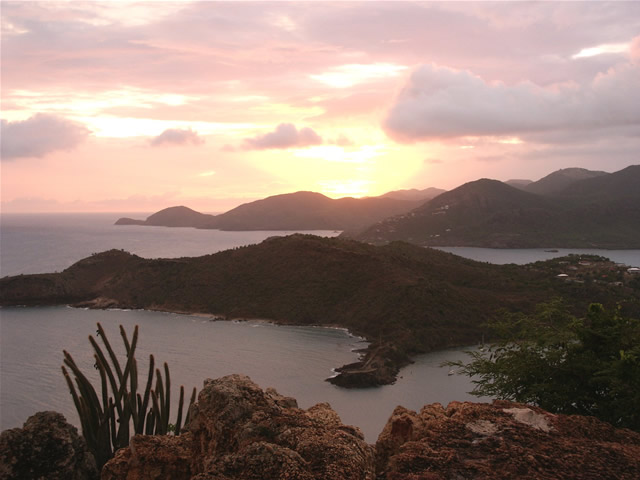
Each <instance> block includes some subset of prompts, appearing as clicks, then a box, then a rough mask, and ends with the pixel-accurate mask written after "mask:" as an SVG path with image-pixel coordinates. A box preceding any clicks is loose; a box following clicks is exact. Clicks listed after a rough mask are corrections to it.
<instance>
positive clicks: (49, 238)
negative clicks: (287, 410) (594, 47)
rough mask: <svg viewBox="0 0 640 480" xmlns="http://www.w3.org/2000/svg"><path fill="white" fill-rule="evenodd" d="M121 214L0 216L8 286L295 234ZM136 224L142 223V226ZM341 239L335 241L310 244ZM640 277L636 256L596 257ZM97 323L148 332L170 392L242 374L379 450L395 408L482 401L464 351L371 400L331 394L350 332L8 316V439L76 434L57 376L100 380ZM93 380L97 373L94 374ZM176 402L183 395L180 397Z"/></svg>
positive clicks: (153, 315) (136, 317)
mask: <svg viewBox="0 0 640 480" xmlns="http://www.w3.org/2000/svg"><path fill="white" fill-rule="evenodd" d="M120 216H123V215H122V214H117V213H116V214H86V215H85V214H57V215H2V217H1V219H0V227H1V228H0V272H1V275H2V276H4V275H15V274H19V273H25V274H27V273H41V272H53V271H61V270H63V269H65V268H67V267H68V266H70V265H72V264H73V263H74V262H76V261H78V260H80V259H82V258H84V257H86V256H88V255H90V254H91V253H94V252H101V251H104V250H108V249H111V248H118V249H124V250H126V251H129V252H132V253H135V254H137V255H140V256H143V257H147V258H159V257H182V256H198V255H205V254H209V253H214V252H217V251H220V250H225V249H228V248H232V247H236V246H241V245H248V244H253V243H259V242H260V241H262V240H264V239H265V238H267V237H270V236H273V235H284V234H288V233H293V232H220V231H217V230H196V229H191V228H164V227H142V226H126V227H123V226H119V227H116V226H114V225H113V223H114V222H115V220H116V219H117V218H119V217H120ZM144 216H145V214H139V215H137V217H144ZM312 233H315V234H319V235H325V236H333V235H336V234H337V232H333V231H321V232H312ZM443 250H447V251H451V252H453V253H456V254H459V255H462V256H469V257H470V258H475V259H477V260H481V261H489V262H492V263H527V262H529V261H535V260H540V259H544V258H550V257H551V256H557V255H561V254H566V253H570V252H575V253H580V252H583V251H584V250H583V251H578V250H561V251H560V252H558V253H550V252H544V250H542V249H540V250H493V249H476V248H474V249H470V248H445V249H443ZM584 252H585V253H595V254H598V255H604V256H608V257H609V258H612V259H613V260H615V261H618V262H621V263H626V264H628V265H634V266H637V265H639V264H640V251H638V250H635V251H606V250H605V251H602V250H589V251H584ZM96 322H101V323H102V324H103V326H104V327H105V329H106V330H107V333H108V335H109V336H110V338H111V339H112V343H118V342H117V341H116V340H117V338H118V336H119V334H118V325H120V324H122V325H124V326H125V328H127V330H128V331H129V332H131V331H132V330H133V326H134V325H136V324H137V325H139V326H140V330H141V331H140V345H139V350H138V352H139V353H138V358H139V361H140V363H141V367H140V370H141V371H143V369H144V362H143V361H142V360H143V359H144V358H147V356H148V354H149V353H153V354H154V356H155V357H156V361H157V362H164V361H166V362H167V363H169V365H170V367H171V374H172V379H173V383H174V385H176V384H178V382H179V383H182V384H184V385H185V387H187V388H191V387H193V386H196V387H198V388H199V387H200V386H201V385H202V382H203V380H204V379H205V378H208V377H212V378H215V377H219V376H222V375H227V374H230V373H244V374H247V375H249V376H251V377H252V379H253V380H254V381H256V382H257V383H258V384H259V385H260V386H262V387H263V388H266V387H269V386H271V387H275V388H276V389H277V390H278V391H280V393H282V394H284V395H291V396H293V397H296V398H297V399H298V402H299V404H300V406H301V407H304V408H306V407H309V406H311V405H313V404H315V403H318V402H329V403H330V404H331V405H332V406H333V408H334V409H335V410H336V411H337V412H338V413H339V414H340V416H341V418H342V420H343V421H344V422H345V423H347V424H352V425H357V426H359V427H360V428H361V429H362V430H363V432H364V433H365V436H366V438H367V440H368V441H370V442H373V441H375V439H376V437H377V435H378V434H379V433H380V431H381V429H382V427H383V426H384V424H385V422H386V420H387V419H388V417H389V415H390V414H391V412H392V411H393V408H395V407H396V406H397V405H403V406H405V407H407V408H412V409H419V408H420V407H421V406H422V405H424V404H426V403H432V402H440V403H443V404H447V403H448V402H450V401H452V400H471V399H476V398H475V397H472V396H470V395H469V394H468V393H466V392H468V391H469V390H471V388H472V384H471V382H470V380H469V379H468V378H466V377H460V376H455V375H454V376H449V375H448V369H446V368H441V367H440V364H441V363H442V362H443V361H446V360H458V359H461V358H464V354H463V353H462V351H461V350H451V351H444V352H438V353H435V354H430V355H425V356H422V357H419V358H417V359H416V362H415V363H414V364H412V365H410V366H408V367H406V368H404V369H403V370H402V371H401V376H400V378H399V379H398V381H397V382H396V383H395V384H394V385H388V386H385V387H380V388H371V389H364V390H346V389H341V388H338V387H335V386H333V385H331V384H329V383H328V382H325V381H324V379H326V378H327V377H329V376H330V375H331V374H332V371H331V369H332V368H334V367H337V366H340V365H343V364H345V363H350V362H352V361H355V360H356V358H357V355H356V354H355V353H354V352H353V350H354V349H356V348H361V347H363V346H364V344H363V343H362V342H361V341H360V340H359V339H357V338H354V337H352V336H350V335H349V334H348V333H347V332H344V331H342V330H334V329H325V328H310V327H283V326H274V325H270V324H267V323H264V322H243V323H233V322H210V321H208V320H207V319H204V318H201V317H193V316H181V315H173V314H166V313H158V312H147V311H121V310H110V311H90V310H80V309H71V308H66V307H56V308H4V309H0V428H1V429H2V430H4V429H6V428H12V427H16V426H20V425H21V424H22V423H23V422H24V421H25V420H26V418H27V417H28V416H29V415H32V414H33V413H35V412H36V411H39V410H45V409H53V410H57V411H60V412H62V413H64V414H65V416H67V418H68V419H69V420H70V421H72V422H73V423H75V424H76V425H77V424H78V421H77V417H76V414H75V411H74V409H73V403H72V401H71V398H70V396H69V393H68V391H67V387H66V385H65V383H64V379H63V377H62V374H61V371H60V365H61V364H62V350H63V349H66V350H68V351H69V352H71V353H72V355H73V356H74V358H75V359H76V361H77V362H78V363H81V362H83V363H84V364H85V365H86V367H85V371H86V372H87V373H89V372H91V371H92V370H93V367H92V365H93V360H92V353H91V349H90V345H89V342H88V340H87V337H88V335H90V334H93V333H94V332H95V324H96ZM92 373H93V374H94V375H95V371H94V372H92ZM176 390H177V389H176Z"/></svg>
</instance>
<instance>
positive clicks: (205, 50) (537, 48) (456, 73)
mask: <svg viewBox="0 0 640 480" xmlns="http://www.w3.org/2000/svg"><path fill="white" fill-rule="evenodd" d="M1 9H2V87H1V89H2V90H1V92H2V113H1V117H2V139H1V141H2V211H3V212H29V211H33V212H45V211H113V212H126V211H129V212H131V211H137V212H152V211H155V210H159V209H161V208H165V207H168V206H172V205H186V206H189V207H191V208H194V209H197V210H200V211H205V212H220V211H225V210H228V209H229V208H231V207H234V206H236V205H239V204H241V203H244V202H246V201H250V200H254V199H258V198H263V197H266V196H269V195H274V194H279V193H288V192H294V191H299V190H312V191H317V192H321V193H324V194H325V195H328V196H331V197H334V198H337V197H342V196H367V195H369V196H371V195H379V194H382V193H385V192H387V191H389V190H396V189H401V188H426V187H439V188H445V189H451V188H455V187H456V186H458V185H460V184H462V183H465V182H467V181H471V180H475V179H478V178H481V177H488V178H495V179H498V180H508V179H513V178H527V179H532V180H537V179H539V178H541V177H542V176H544V175H546V174H548V173H550V172H552V171H554V170H557V169H559V168H566V167H583V168H588V169H592V170H605V171H609V172H612V171H616V170H619V169H621V168H624V167H626V166H628V165H631V164H638V163H640V2H637V1H633V2H611V3H606V2H597V1H596V2H585V3H581V2H535V3H530V2H526V3H524V2H495V3H488V2H403V1H394V2H371V1H369V2H295V3H288V2H255V3H249V2H242V1H236V2H212V1H193V2H192V1H162V2H149V1H110V2H84V1H43V2H35V1H18V2H11V1H4V0H3V1H2V4H1Z"/></svg>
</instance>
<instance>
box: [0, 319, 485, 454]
mask: <svg viewBox="0 0 640 480" xmlns="http://www.w3.org/2000/svg"><path fill="white" fill-rule="evenodd" d="M96 322H100V323H101V324H102V325H103V327H104V329H105V331H106V334H107V337H108V338H109V339H110V341H111V343H112V345H113V346H114V347H115V350H116V351H117V352H118V353H119V354H120V355H123V354H124V349H123V347H122V342H121V340H120V335H119V329H118V326H119V325H123V326H124V328H125V330H126V331H127V332H128V335H129V338H131V334H132V332H133V329H134V326H135V325H139V329H140V331H139V342H138V349H137V355H136V357H137V359H138V362H139V367H138V368H139V371H140V372H141V374H140V382H142V381H143V379H144V376H145V375H146V369H147V368H148V360H147V359H148V357H149V354H153V355H154V357H155V362H156V367H158V366H160V367H161V365H162V363H163V362H167V363H168V365H169V367H170V371H171V378H172V385H173V397H174V398H173V400H172V403H173V405H177V393H178V389H179V385H184V386H185V389H186V390H187V392H190V391H191V389H192V388H193V387H194V386H195V387H197V388H198V389H200V388H201V387H202V383H203V381H204V380H205V379H206V378H218V377H221V376H223V375H229V374H232V373H242V374H245V375H249V376H250V377H251V378H252V380H253V381H255V382H256V383H257V384H258V385H260V386H261V387H262V388H267V387H274V388H276V390H278V392H280V393H281V394H283V395H288V396H293V397H295V398H296V399H297V400H298V404H299V406H300V407H302V408H308V407H310V406H312V405H314V404H316V403H319V402H328V403H329V404H330V405H331V406H332V407H333V408H334V409H335V410H336V411H337V412H338V414H339V415H340V417H341V419H342V420H343V422H344V423H346V424H350V425H356V426H358V427H360V428H361V429H362V431H363V433H364V434H365V438H366V439H367V441H369V442H375V440H376V438H377V436H378V434H379V433H380V432H381V431H382V428H383V426H384V424H385V423H386V421H387V419H388V418H389V416H390V415H391V413H392V411H393V409H394V408H395V407H396V406H397V405H403V406H405V407H407V408H412V409H419V408H420V407H422V406H423V405H424V404H427V403H433V402H440V403H443V404H445V405H446V404H448V403H449V402H450V401H453V400H460V401H463V400H475V401H477V400H478V399H477V398H476V397H472V396H471V395H470V394H468V393H467V392H468V391H469V390H471V388H472V385H471V383H470V380H469V379H468V378H467V377H463V376H458V375H452V376H450V375H448V369H447V368H442V367H440V364H441V363H442V362H444V361H446V360H458V359H461V358H464V354H463V353H462V350H448V351H444V352H436V353H433V354H429V355H423V356H420V357H418V358H417V359H416V361H415V363H414V364H412V365H410V366H408V367H406V368H404V369H403V370H402V371H401V373H400V377H399V378H398V381H397V382H396V383H395V384H394V385H387V386H383V387H377V388H368V389H361V390H349V389H343V388H340V387H336V386H334V385H332V384H330V383H329V382H326V381H325V379H326V378H328V377H329V376H331V375H332V369H333V368H335V367H338V366H341V365H343V364H345V363H350V362H353V361H356V360H357V354H356V353H354V351H353V350H355V349H358V348H362V347H364V346H366V344H365V343H364V342H363V341H362V339H359V338H357V337H354V336H352V335H349V334H348V333H347V332H346V331H344V330H341V329H331V328H320V327H295V326H276V325H273V324H269V323H267V322H263V321H248V322H213V321H210V320H209V319H207V318H205V317H200V316H189V315H177V314H169V313H161V312H149V311H144V310H132V311H126V310H83V309H73V308H69V307H41V308H2V309H1V310H0V428H1V429H2V430H4V429H7V428H13V427H18V426H21V425H22V423H23V422H24V421H25V420H26V419H27V418H28V417H29V416H30V415H32V414H34V413H35V412H37V411H42V410H55V411H59V412H61V413H63V414H64V415H65V417H66V418H67V419H68V420H69V421H70V422H71V423H73V424H75V425H76V426H77V425H79V421H78V417H77V415H76V412H75V409H74V406H73V402H72V399H71V396H70V394H69V391H68V388H67V385H66V383H65V381H64V377H63V375H62V373H61V368H60V367H61V365H62V360H63V355H62V351H63V350H67V351H69V352H70V353H71V355H72V356H73V358H74V360H75V361H76V363H77V364H78V365H79V367H80V369H81V370H82V371H83V372H85V374H86V375H87V376H88V377H89V378H91V379H92V380H93V383H94V385H99V383H98V381H97V380H98V376H97V372H96V371H95V369H94V367H93V364H94V362H95V361H94V359H93V357H92V355H93V350H92V349H91V346H90V344H89V341H88V336H89V335H93V336H94V337H95V336H96V335H95V333H96ZM120 358H122V357H120Z"/></svg>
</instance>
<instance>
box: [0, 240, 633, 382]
mask: <svg viewBox="0 0 640 480" xmlns="http://www.w3.org/2000/svg"><path fill="white" fill-rule="evenodd" d="M575 263H577V260H575ZM554 265H555V266H554ZM562 268H564V267H562V266H561V265H559V264H557V263H556V264H551V263H544V264H540V265H537V264H536V265H531V266H524V267H521V266H515V265H510V266H498V265H489V264H484V263H479V262H474V261H471V260H466V259H463V258H461V257H457V256H455V255H452V254H448V253H444V252H440V251H437V250H432V249H425V248H420V247H415V246H412V245H409V244H406V243H393V244H390V245H387V246H384V247H374V246H371V245H366V244H363V243H360V242H356V241H351V240H343V239H338V238H333V239H329V238H320V237H315V236H309V235H292V236H289V237H274V238H272V239H268V240H266V241H264V242H263V243H261V244H259V245H252V246H248V247H242V248H237V249H233V250H227V251H223V252H219V253H216V254H214V255H208V256H204V257H198V258H181V259H156V260H149V259H143V258H140V257H137V256H135V255H131V254H128V253H125V252H122V251H117V250H111V251H108V252H104V253H100V254H96V255H93V256H91V257H88V258H86V259H84V260H81V261H79V262H78V263H76V264H74V265H72V266H71V267H69V268H68V269H66V270H65V271H63V272H61V273H57V274H38V275H20V276H15V277H5V278H3V279H1V280H0V304H1V305H5V306H6V305H55V304H76V305H82V306H91V307H97V308H108V307H120V308H145V309H156V310H165V311H174V312H192V313H196V312H197V313H208V314H212V315H220V316H224V317H226V318H264V319H270V320H274V321H277V322H281V323H295V324H302V325H311V324H314V325H339V326H342V327H347V328H349V329H350V330H352V331H353V332H355V333H358V334H361V335H364V336H366V337H367V338H368V339H369V340H371V341H372V342H373V343H374V345H373V346H372V347H371V349H370V351H369V354H370V355H369V358H368V360H367V361H370V362H373V363H368V364H367V367H368V371H369V373H371V372H374V373H372V374H371V375H372V377H371V378H367V379H365V380H362V383H368V384H372V383H373V384H375V383H385V382H389V381H393V378H394V375H395V373H396V369H397V366H398V365H402V364H403V363H404V362H406V361H407V359H408V357H407V356H408V355H413V354H416V353H419V352H427V351H431V350H434V349H439V348H446V347H449V346H457V345H468V344H471V343H477V342H478V341H479V340H480V339H481V337H482V334H483V333H484V330H483V327H482V324H483V322H484V321H485V320H487V319H488V318H489V317H490V316H491V315H493V314H494V313H495V312H496V311H497V310H498V309H500V308H507V309H512V310H522V311H527V310H531V309H532V308H533V307H534V305H536V304H537V303H540V302H541V301H544V300H547V299H549V298H550V297H552V296H555V295H561V296H564V297H566V298H567V299H568V300H569V301H570V302H571V303H573V304H574V305H576V307H577V311H584V308H585V305H587V304H588V303H589V302H591V301H599V300H601V301H604V302H605V303H609V304H611V303H613V302H616V301H621V302H626V303H629V302H633V301H635V298H636V294H637V289H636V290H634V289H633V288H632V287H633V283H630V284H629V285H631V286H628V285H626V284H625V285H626V286H612V285H611V284H609V283H603V282H601V281H586V282H585V281H584V280H582V281H581V282H582V283H580V282H578V281H577V279H576V282H570V281H566V280H560V279H558V278H557V277H556V275H557V274H558V273H561V272H562V271H563V270H562ZM580 268H583V267H580ZM584 268H587V267H584ZM588 268H590V269H591V268H592V267H588ZM606 268H616V267H614V266H612V265H611V264H609V265H607V266H606ZM618 268H619V267H618ZM623 270H624V269H623ZM590 275H591V274H590ZM609 275H610V277H609V279H610V280H611V281H613V279H617V278H618V276H619V274H618V273H615V274H614V273H613V272H610V273H609ZM620 275H623V273H620ZM593 276H594V278H595V276H597V274H593ZM585 278H586V277H585ZM589 278H592V277H591V276H590V277H589ZM621 278H622V277H621ZM625 281H626V280H625ZM637 283H638V282H636V284H637ZM380 358H382V359H383V360H382V361H379V360H380ZM376 362H377V363H376ZM365 363H366V362H365Z"/></svg>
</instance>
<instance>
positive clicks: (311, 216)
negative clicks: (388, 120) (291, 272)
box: [116, 189, 440, 231]
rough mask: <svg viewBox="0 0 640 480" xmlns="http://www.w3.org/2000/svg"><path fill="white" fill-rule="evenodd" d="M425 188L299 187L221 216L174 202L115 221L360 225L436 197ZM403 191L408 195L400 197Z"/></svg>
mask: <svg viewBox="0 0 640 480" xmlns="http://www.w3.org/2000/svg"><path fill="white" fill-rule="evenodd" d="M433 190H434V191H433V192H432V195H431V196H430V195H429V193H426V192H424V191H423V192H422V193H421V194H416V195H414V198H408V197H410V196H411V195H404V194H402V193H398V194H397V196H396V195H394V192H391V193H390V194H387V195H389V196H381V197H368V198H350V197H347V198H340V199H337V200H335V199H332V198H329V197H326V196H324V195H322V194H320V193H314V192H296V193H287V194H283V195H275V196H272V197H267V198H265V199H263V200H257V201H255V202H251V203H245V204H243V205H240V206H239V207H236V208H234V209H232V210H229V211H228V212H226V213H223V214H220V215H207V214H203V213H199V212H196V211H195V210H191V209H190V208H187V207H170V208H166V209H164V210H161V211H159V212H157V213H154V214H153V215H151V216H150V217H148V218H147V219H146V220H134V219H131V218H121V219H119V220H118V221H117V222H116V225H151V226H165V227H195V228H212V229H219V230H240V231H242V230H359V229H363V228H365V227H368V226H369V225H371V224H373V223H375V222H378V221H380V220H383V219H385V218H387V217H390V216H393V215H398V214H401V213H406V212H408V211H410V210H412V209H414V208H415V207H418V206H420V205H421V204H422V203H424V202H425V201H426V200H427V199H429V198H433V197H434V196H435V195H437V194H438V193H439V192H440V190H437V189H433ZM403 195H404V196H405V198H398V197H402V196H403Z"/></svg>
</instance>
